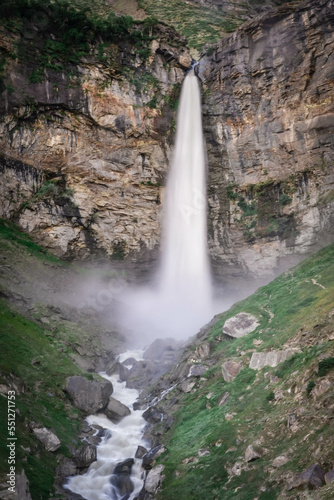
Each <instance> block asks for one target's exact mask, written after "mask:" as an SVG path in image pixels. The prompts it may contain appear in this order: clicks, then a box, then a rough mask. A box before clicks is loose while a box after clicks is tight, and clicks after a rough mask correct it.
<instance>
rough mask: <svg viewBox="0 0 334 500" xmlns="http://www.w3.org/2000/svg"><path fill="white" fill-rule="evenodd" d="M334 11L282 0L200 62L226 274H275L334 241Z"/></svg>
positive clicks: (215, 218) (213, 220)
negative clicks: (293, 5)
mask: <svg viewBox="0 0 334 500" xmlns="http://www.w3.org/2000/svg"><path fill="white" fill-rule="evenodd" d="M333 13H334V4H333V2H332V1H330V0H321V1H320V2H316V4H315V3H314V2H306V3H304V4H303V5H302V6H301V7H299V8H297V9H295V8H288V7H282V8H280V9H279V10H276V11H274V12H273V13H271V14H269V15H268V14H267V15H264V16H262V17H261V18H258V19H256V20H254V21H250V22H248V23H246V24H245V25H244V26H243V27H241V28H240V29H239V30H238V31H237V32H236V33H234V34H233V35H231V36H230V37H229V38H227V39H224V40H222V41H221V42H220V43H219V44H217V45H216V46H215V48H214V50H213V53H212V54H211V55H210V56H208V55H204V57H203V58H202V59H201V61H200V66H199V77H200V79H201V80H202V82H203V90H204V127H205V136H206V142H207V148H208V156H209V159H208V163H209V205H210V209H209V225H210V243H209V245H210V252H211V255H212V259H213V267H214V271H215V274H216V275H218V276H219V275H220V276H222V275H224V276H225V277H226V278H227V279H228V280H234V279H235V278H237V277H238V276H241V275H245V274H246V275H248V276H250V277H252V278H254V277H256V278H258V277H260V278H261V277H263V278H267V277H269V276H272V275H273V274H274V273H275V272H277V269H280V268H282V267H283V268H284V267H287V266H288V265H291V264H292V263H293V261H294V259H295V258H300V255H302V254H307V253H310V252H313V251H315V250H316V249H317V248H318V247H319V246H321V245H323V244H324V243H325V242H329V241H332V240H333V214H334V204H333V198H334V185H333V183H334V176H333V159H334V151H333V146H334V143H333V127H334V102H333V100H334V85H333V84H334V56H333V47H334V34H333V31H334V30H333V28H334V14H333Z"/></svg>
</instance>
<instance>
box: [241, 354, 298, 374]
mask: <svg viewBox="0 0 334 500" xmlns="http://www.w3.org/2000/svg"><path fill="white" fill-rule="evenodd" d="M293 354H294V351H292V350H290V349H287V350H285V351H269V352H253V354H252V357H251V360H250V363H249V368H252V369H253V370H261V369H262V368H264V367H265V366H271V367H272V368H274V367H275V366H277V365H279V364H280V363H282V362H283V361H285V360H286V359H288V358H289V357H290V356H292V355H293Z"/></svg>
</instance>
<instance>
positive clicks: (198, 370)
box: [188, 363, 208, 377]
mask: <svg viewBox="0 0 334 500" xmlns="http://www.w3.org/2000/svg"><path fill="white" fill-rule="evenodd" d="M207 370H208V367H207V366H205V365H202V364H200V363H198V364H196V365H192V366H191V367H190V370H189V375H188V377H201V376H202V375H204V373H205V372H206V371H207Z"/></svg>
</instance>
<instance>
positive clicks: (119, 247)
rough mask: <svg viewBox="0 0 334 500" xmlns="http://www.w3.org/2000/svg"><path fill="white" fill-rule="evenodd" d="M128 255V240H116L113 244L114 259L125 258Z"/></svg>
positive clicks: (112, 256)
mask: <svg viewBox="0 0 334 500" xmlns="http://www.w3.org/2000/svg"><path fill="white" fill-rule="evenodd" d="M125 255H126V241H124V240H122V241H116V242H115V243H114V244H113V252H112V255H111V258H112V259H113V260H124V258H125Z"/></svg>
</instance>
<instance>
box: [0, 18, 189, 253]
mask: <svg viewBox="0 0 334 500" xmlns="http://www.w3.org/2000/svg"><path fill="white" fill-rule="evenodd" d="M33 21H34V19H33V20H32V22H33ZM33 28H34V30H35V31H34V39H33V43H31V41H30V40H29V36H30V32H29V33H28V35H29V36H28V38H27V36H25V32H23V35H21V36H17V35H13V34H12V33H10V32H6V30H2V36H0V44H1V46H2V49H3V50H4V51H5V50H6V51H7V53H8V52H9V53H10V51H11V50H12V51H13V50H14V48H13V47H14V45H15V44H16V45H19V46H20V47H21V52H22V51H23V50H26V51H28V55H29V57H27V58H26V60H22V57H21V58H20V57H19V58H16V59H15V57H12V58H7V68H6V72H5V76H4V78H3V79H2V80H1V84H2V89H1V90H2V97H3V100H2V103H1V106H0V108H1V109H0V113H1V122H0V141H1V143H0V154H1V158H0V169H1V172H2V174H3V175H2V179H1V183H0V196H1V202H0V216H1V217H10V218H14V219H15V220H16V221H17V222H18V224H19V225H20V226H21V227H22V228H23V229H25V230H27V231H28V232H29V233H31V234H32V235H33V236H34V237H35V238H36V240H37V242H40V243H42V244H43V245H44V246H46V247H48V248H49V249H51V250H52V251H53V252H54V253H56V254H57V255H59V256H63V257H65V258H66V257H68V258H87V257H89V256H90V255H91V254H93V253H100V254H103V255H106V256H111V257H112V258H114V259H116V260H122V259H123V258H124V257H125V256H130V257H129V259H130V260H134V261H136V262H137V261H139V262H144V261H145V262H146V261H147V259H148V258H149V257H150V256H151V255H153V253H154V249H155V248H156V247H157V245H158V242H159V237H160V223H159V220H160V212H161V199H162V196H163V182H164V177H165V172H166V168H167V165H168V156H169V152H170V142H171V137H173V134H174V129H173V120H172V119H173V117H174V114H175V109H174V108H175V103H176V101H177V99H178V93H179V89H180V84H181V82H182V80H183V78H184V72H185V70H186V68H187V67H189V65H190V63H191V58H190V56H189V53H188V51H187V49H186V40H185V39H184V38H183V37H182V36H180V35H178V34H177V33H176V32H175V31H174V30H173V29H170V28H167V27H165V26H162V25H158V26H155V27H154V28H151V35H153V36H151V38H150V40H149V42H147V47H144V49H145V50H146V54H144V55H139V49H138V48H136V47H135V46H134V45H133V44H131V43H127V42H126V41H122V40H118V41H117V43H116V42H115V43H108V44H104V45H102V49H101V45H100V46H99V45H98V44H97V46H96V47H93V48H92V50H91V52H90V54H87V55H85V56H84V57H82V58H81V61H80V64H78V65H75V66H74V65H73V64H72V65H71V64H67V65H64V68H63V69H62V70H54V69H52V68H51V69H49V68H46V69H44V72H43V74H42V75H39V74H38V73H37V72H38V71H40V68H39V67H38V66H36V65H38V64H40V62H39V61H40V59H38V57H39V56H38V50H42V49H41V46H42V42H41V40H40V38H43V36H44V35H43V32H42V33H39V26H38V25H36V26H33ZM138 29H139V30H140V29H143V27H142V25H139V28H138ZM54 38H55V35H51V39H54ZM34 47H35V49H36V53H29V50H30V51H31V50H32V49H33V48H34ZM36 47H37V48H36ZM103 51H104V52H103ZM110 54H111V56H110ZM36 74H38V75H39V76H38V78H36V76H35V75H36ZM34 80H38V81H34ZM144 254H145V255H144ZM138 256H139V257H138Z"/></svg>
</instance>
